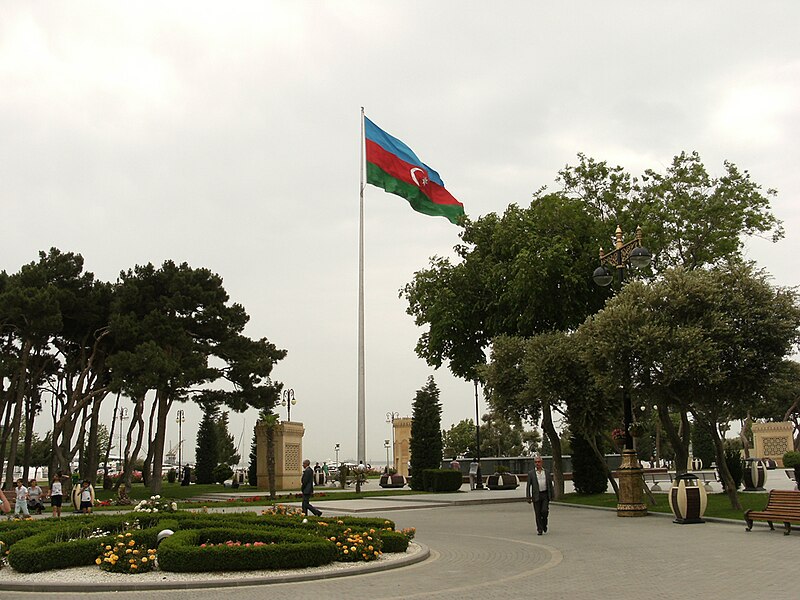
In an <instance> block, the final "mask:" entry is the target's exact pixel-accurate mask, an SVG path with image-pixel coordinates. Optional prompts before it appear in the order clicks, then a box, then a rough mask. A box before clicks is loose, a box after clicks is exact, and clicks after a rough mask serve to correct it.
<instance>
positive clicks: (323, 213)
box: [0, 0, 800, 464]
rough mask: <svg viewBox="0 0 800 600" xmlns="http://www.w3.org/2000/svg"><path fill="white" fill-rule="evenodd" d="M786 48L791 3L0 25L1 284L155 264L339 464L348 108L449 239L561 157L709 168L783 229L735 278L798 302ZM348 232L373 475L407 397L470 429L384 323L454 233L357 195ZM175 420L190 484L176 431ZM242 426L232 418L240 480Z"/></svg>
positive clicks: (107, 17)
mask: <svg viewBox="0 0 800 600" xmlns="http://www.w3.org/2000/svg"><path fill="white" fill-rule="evenodd" d="M799 22H800V5H798V3H796V2H791V1H785V2H759V3H752V2H731V1H726V2H694V1H692V2H689V1H684V2H681V1H673V2H660V3H657V2H608V1H607V2H602V3H601V2H594V1H574V2H570V3H543V2H529V1H528V2H502V3H478V2H463V1H459V2H454V1H439V2H410V1H406V2H392V3H389V2H366V1H364V2H345V1H336V2H296V1H291V2H254V3H246V2H240V3H236V4H235V5H231V4H227V5H223V4H222V3H218V2H214V3H207V2H197V1H194V2H169V3H136V4H135V5H131V4H129V3H121V2H119V3H113V2H68V3H66V2H25V3H23V2H13V1H12V0H2V1H0V194H2V196H1V197H2V203H3V207H4V210H3V213H2V223H3V233H4V235H3V239H2V242H0V244H1V247H2V248H3V252H2V254H0V268H2V269H5V270H7V271H9V272H15V271H17V270H18V269H19V267H20V266H21V265H22V264H24V263H27V262H30V261H32V260H35V259H36V257H37V252H38V251H39V250H46V249H48V248H50V247H52V246H55V247H58V248H59V249H61V250H62V251H72V252H77V253H80V254H82V255H83V257H84V258H85V264H86V268H87V270H90V271H92V272H94V273H95V274H96V275H97V276H98V277H99V278H101V279H104V280H108V281H113V280H115V279H116V277H117V274H118V273H119V272H120V271H121V270H123V269H128V268H131V267H133V266H134V265H136V264H145V263H147V262H153V263H154V264H157V265H158V264H160V263H161V262H163V261H164V260H165V259H172V260H175V261H178V262H181V261H187V262H188V263H189V264H190V265H191V266H193V267H207V268H209V269H211V270H213V271H215V272H217V273H219V274H220V275H221V276H222V277H223V278H224V283H225V287H226V289H227V290H228V292H229V294H230V296H231V298H232V300H234V301H236V302H240V303H242V304H243V305H244V306H245V308H246V310H247V311H248V313H249V314H250V315H251V321H250V323H249V325H248V327H247V329H246V333H247V334H248V335H249V336H251V337H254V338H259V337H267V338H269V339H270V341H272V342H274V343H275V344H276V345H278V346H279V347H281V348H286V349H287V350H288V352H289V353H288V356H287V358H286V359H284V360H283V361H281V362H280V363H279V364H278V365H277V366H276V368H275V370H274V378H275V379H276V380H278V381H281V382H283V383H285V385H286V386H287V387H289V388H292V389H293V390H294V392H295V395H296V397H297V400H298V403H297V405H296V406H295V407H294V409H293V411H292V417H293V420H299V421H302V422H303V423H304V424H305V427H306V434H305V441H304V454H305V455H306V456H307V457H308V458H309V459H311V460H312V461H316V460H319V461H322V460H330V459H332V458H333V457H334V452H333V447H334V444H335V443H340V444H341V447H342V453H341V455H340V457H341V458H342V459H351V458H354V457H355V456H356V407H357V405H356V403H357V396H356V385H357V295H358V294H357V292H358V270H357V267H358V262H357V260H358V188H359V160H360V107H361V106H364V107H365V110H366V114H367V116H369V117H370V118H371V119H372V120H373V121H374V122H375V123H376V124H377V125H378V126H380V127H381V128H383V129H385V130H386V131H388V132H390V133H392V134H393V135H395V136H396V137H398V138H400V139H401V140H403V141H404V142H405V143H406V144H408V145H409V146H410V147H411V148H412V149H413V150H414V151H415V152H416V153H417V154H418V156H419V157H420V158H421V159H422V160H423V161H424V162H426V163H427V164H429V165H430V166H431V167H433V168H434V169H436V170H437V171H438V172H439V173H440V174H441V176H442V178H443V179H444V181H445V184H446V186H447V188H448V190H449V191H450V192H451V193H452V194H453V195H454V196H455V197H456V198H458V199H459V200H460V201H461V202H463V203H464V206H465V209H466V212H467V214H468V215H469V216H470V217H472V218H473V219H474V218H477V217H480V216H482V215H486V214H488V213H490V212H498V213H501V212H502V211H504V209H505V208H506V207H507V206H508V205H509V204H510V203H517V204H521V205H525V204H527V203H528V202H529V201H530V198H531V194H532V193H533V192H534V191H535V190H537V189H538V188H540V187H541V186H550V187H551V188H554V187H555V185H554V178H555V176H556V173H557V171H558V170H559V169H560V168H562V167H563V166H564V165H566V164H568V163H569V164H574V163H575V160H576V158H575V157H576V154H577V153H578V152H583V153H586V154H587V155H589V156H591V157H594V158H596V159H598V160H606V161H608V162H609V163H611V164H614V165H616V164H619V165H622V166H624V167H625V168H627V169H628V170H629V171H630V172H631V173H633V174H637V175H638V174H640V173H641V172H642V171H643V170H644V169H646V168H653V169H656V170H662V171H663V169H664V168H665V167H666V166H667V165H668V164H669V163H670V161H671V159H672V157H673V156H675V155H676V154H678V153H680V152H681V151H682V150H686V151H692V150H696V151H698V152H699V153H700V155H701V157H702V158H703V160H704V162H705V164H706V166H707V167H708V168H709V170H710V171H711V173H712V174H719V173H721V171H722V164H723V161H724V160H729V161H732V162H734V163H736V164H737V165H738V166H739V167H741V168H742V169H747V170H749V171H750V173H751V174H752V176H753V178H754V180H755V181H756V182H758V183H760V184H761V185H762V186H763V187H764V188H765V189H766V188H769V187H774V188H777V189H778V191H779V195H778V198H777V200H776V201H775V202H774V204H773V209H774V212H775V213H776V215H777V216H778V218H780V219H782V220H783V221H784V223H785V227H786V238H785V239H784V240H783V241H781V242H780V243H778V244H777V245H772V244H769V243H767V242H765V241H760V240H756V241H753V242H751V243H749V244H748V256H749V258H752V259H754V260H756V261H758V262H759V263H760V264H761V265H762V266H764V267H765V268H766V269H767V270H768V271H770V272H771V273H772V274H773V275H774V277H775V281H776V283H778V284H781V285H797V284H798V274H797V273H798V271H797V269H796V267H793V266H792V265H793V264H795V263H796V262H797V257H798V256H800V229H799V228H798V226H797V225H798V223H799V222H800V214H799V210H798V204H797V196H798V192H800V183H799V182H798V177H797V173H798V165H800V151H798V139H800V42H799V41H798V36H797V24H798V23H799ZM642 226H643V227H644V228H645V235H646V227H647V224H646V223H643V224H642ZM365 227H366V231H365V236H366V241H365V246H366V261H365V265H366V271H365V285H366V402H367V407H366V410H367V457H368V459H369V460H370V461H371V462H373V463H381V464H382V463H383V462H384V461H385V459H386V454H385V451H384V449H383V443H384V440H385V439H387V438H389V437H390V433H389V431H390V430H389V426H388V425H387V424H386V422H385V421H386V413H387V412H389V411H394V412H398V413H400V414H401V415H409V414H410V412H411V403H412V400H413V398H414V394H415V392H416V391H417V390H418V389H420V388H421V387H422V386H423V385H424V384H425V381H426V379H427V377H428V375H430V374H432V373H433V374H434V375H435V378H436V382H437V384H438V385H439V387H440V388H441V401H442V404H443V417H442V424H443V426H444V427H445V428H448V427H449V426H450V425H451V424H453V423H457V422H458V421H460V420H461V419H464V418H474V415H475V405H474V396H473V389H472V386H471V385H470V384H468V383H465V382H463V381H459V380H456V379H455V378H453V377H452V375H450V374H449V372H448V371H447V370H446V369H444V368H443V369H440V370H439V371H438V372H434V371H433V370H432V369H431V368H429V367H428V366H427V365H426V364H425V363H424V361H422V360H420V359H418V358H417V357H416V355H415V353H414V345H415V343H416V340H417V338H418V337H419V335H420V334H421V333H422V331H421V330H419V329H418V328H416V327H415V325H414V323H413V320H412V318H411V317H410V316H408V315H407V314H406V313H405V308H406V307H405V303H404V301H402V300H400V299H399V298H398V290H399V288H401V287H402V286H403V285H404V284H405V283H407V282H408V281H410V280H411V278H412V276H413V273H414V272H415V271H417V270H419V269H422V268H425V267H426V266H427V264H428V259H429V257H431V256H433V255H440V256H452V247H453V245H455V244H456V243H458V241H459V240H458V232H459V228H458V227H456V226H454V225H452V224H450V223H449V222H448V221H447V220H446V219H444V218H441V217H427V216H425V215H421V214H418V213H415V212H413V211H412V210H411V209H410V208H409V206H408V205H407V203H406V201H405V200H403V199H402V198H399V197H397V196H391V195H388V194H386V193H384V192H383V191H382V190H380V189H378V188H375V187H371V186H370V187H368V188H367V190H366V220H365ZM612 233H613V232H609V235H611V234H612ZM600 243H601V241H598V245H599V244H600ZM590 275H591V274H590V273H587V277H588V276H590ZM109 403H110V400H109ZM481 405H482V406H483V403H481ZM177 408H179V407H177V406H176V409H177ZM183 408H185V409H186V411H187V421H186V424H185V426H184V430H183V433H184V438H185V439H186V440H187V442H186V443H187V446H188V447H187V448H186V449H185V450H184V457H185V458H191V457H192V456H193V455H194V445H195V437H196V430H197V422H198V420H199V411H197V410H196V409H195V408H194V407H193V406H185V407H183ZM280 414H281V418H283V419H285V418H286V413H285V411H284V410H282V411H281V412H280ZM108 416H109V418H110V408H109V411H108ZM254 422H255V414H251V413H244V414H243V415H232V416H231V432H232V433H233V435H234V437H235V438H236V439H237V442H238V441H239V438H240V436H242V432H244V435H243V437H244V440H243V443H242V454H243V455H244V457H245V459H246V455H247V453H248V451H249V443H250V438H251V435H252V427H253V424H254ZM109 424H110V423H109ZM171 424H172V427H173V429H174V428H175V425H174V418H173V419H171ZM45 429H49V426H48V427H45ZM167 437H168V442H170V441H171V442H172V443H174V442H176V441H177V439H178V434H177V431H174V432H173V431H170V433H169V434H168V436H167Z"/></svg>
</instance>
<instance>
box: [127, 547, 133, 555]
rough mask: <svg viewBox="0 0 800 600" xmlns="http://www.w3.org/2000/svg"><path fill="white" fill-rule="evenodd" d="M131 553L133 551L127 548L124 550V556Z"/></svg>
mask: <svg viewBox="0 0 800 600" xmlns="http://www.w3.org/2000/svg"><path fill="white" fill-rule="evenodd" d="M131 552H133V550H131V549H130V548H128V549H127V550H125V554H130V553H131Z"/></svg>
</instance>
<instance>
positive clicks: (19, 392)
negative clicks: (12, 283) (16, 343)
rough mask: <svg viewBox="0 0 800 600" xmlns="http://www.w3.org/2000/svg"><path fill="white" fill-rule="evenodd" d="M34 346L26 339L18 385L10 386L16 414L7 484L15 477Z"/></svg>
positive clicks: (17, 377) (13, 423)
mask: <svg viewBox="0 0 800 600" xmlns="http://www.w3.org/2000/svg"><path fill="white" fill-rule="evenodd" d="M31 348H33V342H31V341H30V340H25V342H24V343H23V344H22V349H21V350H20V365H19V369H18V370H17V373H16V374H15V376H14V379H15V381H16V386H15V387H13V388H9V391H11V389H13V393H14V416H13V419H12V421H11V443H10V444H9V447H8V456H7V457H6V459H7V460H8V464H7V466H6V485H8V484H9V482H10V481H11V480H13V479H14V464H15V463H16V462H17V446H18V445H19V427H20V423H21V422H22V406H23V404H24V401H25V381H27V377H28V375H27V374H28V357H29V355H30V353H31Z"/></svg>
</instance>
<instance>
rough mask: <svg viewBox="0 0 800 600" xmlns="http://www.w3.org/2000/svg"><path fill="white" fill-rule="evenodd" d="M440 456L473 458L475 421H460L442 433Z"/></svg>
mask: <svg viewBox="0 0 800 600" xmlns="http://www.w3.org/2000/svg"><path fill="white" fill-rule="evenodd" d="M442 444H443V450H442V454H443V455H444V456H445V457H451V456H453V457H455V456H475V421H473V420H472V419H462V420H461V421H459V422H458V423H456V424H455V425H452V426H451V427H450V429H448V430H447V431H444V430H443V431H442Z"/></svg>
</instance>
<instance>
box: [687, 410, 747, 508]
mask: <svg viewBox="0 0 800 600" xmlns="http://www.w3.org/2000/svg"><path fill="white" fill-rule="evenodd" d="M694 417H695V422H699V423H700V425H701V426H702V427H706V428H707V429H708V430H709V431H710V432H711V439H712V440H714V450H715V451H716V455H717V469H719V478H720V479H721V480H722V489H723V490H724V491H725V493H726V494H727V495H728V500H730V503H731V507H732V508H735V509H736V510H742V505H741V504H740V503H739V495H738V493H737V492H736V484H735V483H734V481H733V477H732V476H731V472H730V470H729V469H728V463H727V462H726V461H725V448H724V447H723V446H722V438H720V435H719V430H718V429H717V423H716V419H714V420H710V421H709V420H701V419H698V417H697V415H695V416H694Z"/></svg>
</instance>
